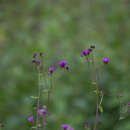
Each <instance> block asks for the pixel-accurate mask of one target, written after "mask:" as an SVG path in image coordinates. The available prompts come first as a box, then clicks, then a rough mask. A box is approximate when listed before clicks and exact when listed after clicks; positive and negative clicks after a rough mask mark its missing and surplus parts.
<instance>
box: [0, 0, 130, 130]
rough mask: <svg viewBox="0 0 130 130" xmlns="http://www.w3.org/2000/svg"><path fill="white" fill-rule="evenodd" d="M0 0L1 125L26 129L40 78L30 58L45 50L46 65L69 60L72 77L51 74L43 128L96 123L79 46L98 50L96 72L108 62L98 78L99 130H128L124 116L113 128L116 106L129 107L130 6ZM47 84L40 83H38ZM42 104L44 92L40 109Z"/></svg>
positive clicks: (80, 0)
mask: <svg viewBox="0 0 130 130" xmlns="http://www.w3.org/2000/svg"><path fill="white" fill-rule="evenodd" d="M43 1H44V0H0V59H1V60H0V122H3V123H4V124H5V127H4V130H29V127H30V126H29V125H30V124H29V123H28V121H27V118H28V116H30V115H31V114H32V109H33V108H32V107H33V103H35V101H34V100H32V99H31V98H30V96H32V95H35V94H36V91H37V75H36V71H35V70H34V69H33V66H32V63H31V60H32V54H33V53H34V52H40V51H42V52H43V53H44V56H45V60H44V64H46V68H47V69H48V68H49V67H48V65H55V64H57V63H58V62H59V61H60V60H66V61H67V62H68V63H69V64H70V66H71V72H70V73H62V74H61V73H60V72H59V71H58V72H57V73H56V76H55V84H54V86H55V88H54V90H53V94H52V97H53V98H52V100H51V108H50V110H49V111H50V112H51V113H52V115H51V116H50V117H49V119H48V124H47V128H48V129H47V130H57V128H60V126H61V124H63V123H67V124H70V125H71V126H72V127H73V128H75V130H83V123H84V122H86V121H88V122H90V123H93V121H94V118H95V109H96V105H95V103H96V100H95V94H94V93H93V91H92V85H91V83H90V82H89V75H88V74H87V65H86V64H85V62H84V60H83V59H82V58H81V57H80V55H81V51H82V49H83V48H87V47H89V45H91V44H95V46H96V49H95V50H96V53H95V59H96V62H97V64H98V66H100V67H99V69H101V68H102V66H103V65H102V57H104V56H107V57H109V58H110V63H109V65H108V66H107V68H106V71H105V73H104V78H101V83H100V84H101V85H102V87H103V88H104V93H105V95H104V96H105V97H104V101H103V107H104V112H103V114H101V116H100V119H101V124H100V125H99V130H115V127H118V130H130V123H129V122H130V119H129V117H128V118H126V119H124V120H121V121H119V122H118V123H117V120H118V118H119V101H118V99H117V98H116V95H117V94H118V93H122V94H123V95H124V97H123V98H122V100H123V101H124V102H128V101H130V94H129V93H130V86H129V84H130V81H129V78H130V75H129V72H130V67H129V64H130V56H129V55H128V53H129V48H130V36H129V35H130V17H129V14H130V1H129V0H97V1H96V0H95V1H94V0H61V1H60V0H47V1H46V2H43ZM43 83H44V81H43ZM44 103H46V94H44V96H43V104H44Z"/></svg>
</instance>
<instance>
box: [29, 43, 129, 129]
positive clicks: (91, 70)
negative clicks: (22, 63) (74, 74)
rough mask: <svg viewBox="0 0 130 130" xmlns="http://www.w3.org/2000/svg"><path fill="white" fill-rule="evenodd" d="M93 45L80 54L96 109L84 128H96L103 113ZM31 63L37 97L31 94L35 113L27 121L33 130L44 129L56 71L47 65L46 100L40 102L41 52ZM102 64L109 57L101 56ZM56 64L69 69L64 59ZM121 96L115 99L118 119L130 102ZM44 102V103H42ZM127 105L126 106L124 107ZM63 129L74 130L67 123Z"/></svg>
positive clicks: (101, 89) (122, 116)
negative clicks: (90, 121)
mask: <svg viewBox="0 0 130 130" xmlns="http://www.w3.org/2000/svg"><path fill="white" fill-rule="evenodd" d="M94 51H95V45H91V46H90V47H89V48H88V49H83V50H82V56H83V57H84V59H85V63H86V64H87V69H88V74H89V76H90V80H91V84H92V85H93V86H94V90H93V92H94V93H95V97H96V110H95V121H94V123H93V124H91V125H90V123H89V122H86V123H85V124H84V130H97V128H98V124H99V122H100V120H99V119H100V113H103V112H104V110H103V99H104V95H105V92H104V90H103V88H102V87H100V84H99V80H100V78H99V69H98V68H97V66H96V63H95V54H94ZM32 58H33V59H32V63H33V64H34V66H35V68H36V70H37V74H38V78H37V79H38V84H37V89H38V91H37V97H34V96H32V98H34V99H36V104H35V107H34V108H35V109H34V110H35V115H31V116H29V117H28V121H29V122H30V123H31V124H32V128H34V129H35V130H39V128H42V129H46V123H47V116H49V113H50V112H49V104H50V100H51V93H52V89H53V87H54V86H53V81H52V78H53V75H54V73H55V71H56V69H55V67H54V66H52V65H51V66H49V67H48V70H47V73H46V74H47V75H48V76H49V84H46V88H47V89H46V90H47V91H46V92H47V95H48V96H47V102H46V103H41V100H40V97H41V87H42V86H43V84H40V82H41V70H42V71H44V72H46V71H45V67H44V66H43V65H42V62H43V61H44V60H43V53H42V52H40V54H39V56H38V55H37V54H36V53H34V54H33V56H32ZM100 62H102V64H103V65H104V66H108V65H109V62H110V59H109V58H108V57H103V58H102V60H100ZM57 66H59V68H60V69H64V70H66V71H69V70H70V66H68V65H67V62H66V61H61V62H59V63H57ZM103 73H104V70H103ZM122 97H123V95H122V94H118V95H117V99H118V100H119V105H120V107H119V108H120V111H119V113H120V117H119V120H121V119H124V118H125V117H126V116H125V115H126V113H128V114H129V113H130V102H128V103H127V104H124V103H123V102H122V101H121V98H122ZM43 104H44V105H43ZM124 106H125V111H124ZM126 106H127V107H126ZM117 123H118V122H117ZM61 128H62V129H63V130H74V128H71V127H70V126H69V125H68V124H62V125H61V127H60V129H61Z"/></svg>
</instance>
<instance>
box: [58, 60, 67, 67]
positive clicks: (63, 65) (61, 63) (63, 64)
mask: <svg viewBox="0 0 130 130" xmlns="http://www.w3.org/2000/svg"><path fill="white" fill-rule="evenodd" d="M66 64H67V63H66V62H65V61H61V62H59V66H60V67H61V68H64V67H65V66H66Z"/></svg>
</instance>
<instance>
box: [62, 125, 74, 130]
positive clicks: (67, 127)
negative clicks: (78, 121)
mask: <svg viewBox="0 0 130 130" xmlns="http://www.w3.org/2000/svg"><path fill="white" fill-rule="evenodd" d="M62 128H63V130H74V129H73V128H70V127H69V125H67V124H62Z"/></svg>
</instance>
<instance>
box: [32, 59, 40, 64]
mask: <svg viewBox="0 0 130 130" xmlns="http://www.w3.org/2000/svg"><path fill="white" fill-rule="evenodd" d="M32 63H35V64H37V65H38V64H40V60H32Z"/></svg>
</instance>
